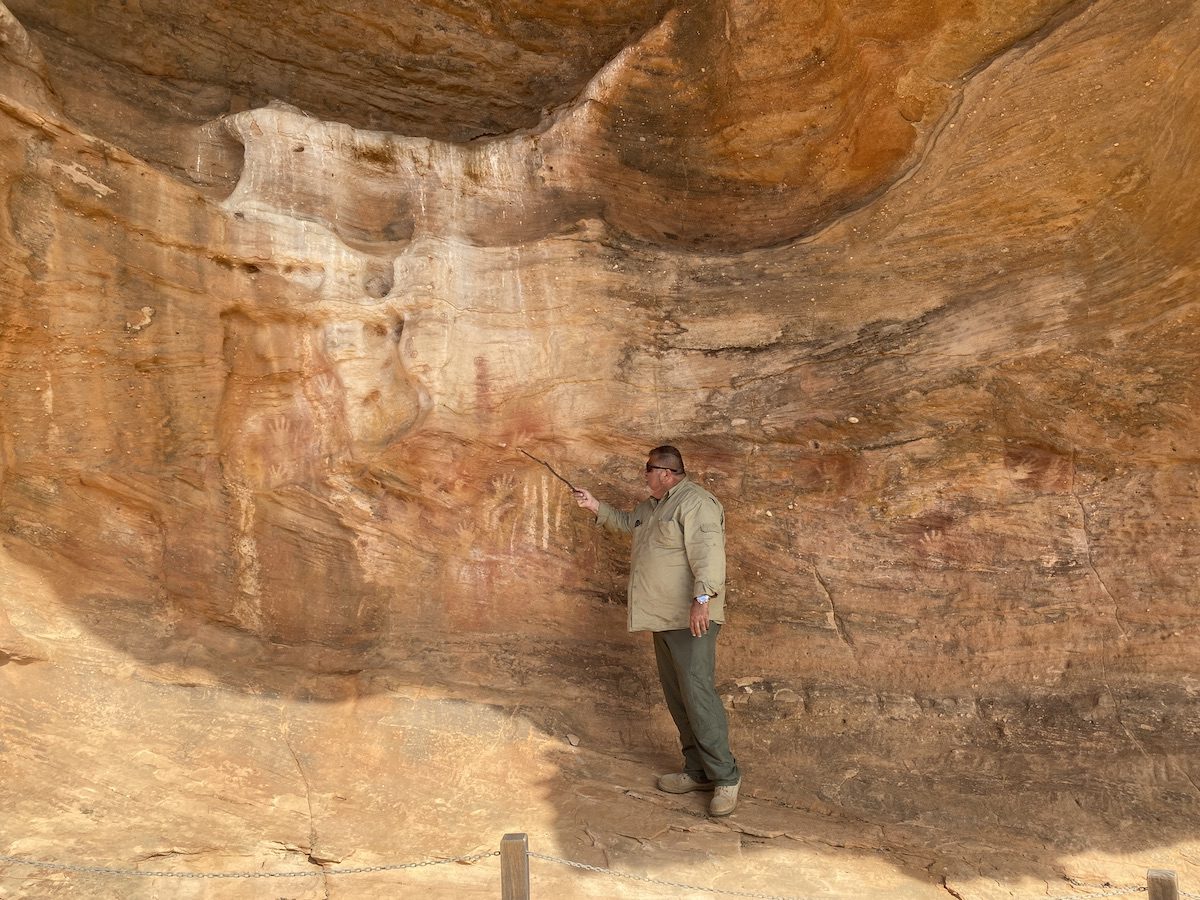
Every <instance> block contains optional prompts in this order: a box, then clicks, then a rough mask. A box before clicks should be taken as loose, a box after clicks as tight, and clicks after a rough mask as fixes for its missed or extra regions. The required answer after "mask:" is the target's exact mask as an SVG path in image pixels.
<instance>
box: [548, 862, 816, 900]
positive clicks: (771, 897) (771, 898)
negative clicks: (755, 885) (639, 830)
mask: <svg viewBox="0 0 1200 900" xmlns="http://www.w3.org/2000/svg"><path fill="white" fill-rule="evenodd" d="M527 855H528V856H529V857H530V858H532V859H544V860H546V861H547V862H556V863H562V864H563V865H564V866H570V867H571V868H573V869H586V870H587V871H589V872H599V873H601V874H602V875H611V876H613V877H614V878H628V879H630V880H631V881H643V882H645V883H647V884H661V885H665V886H667V887H674V888H685V889H686V890H689V891H703V892H704V893H706V894H726V895H728V896H732V897H755V898H757V900H804V898H801V897H784V896H781V895H779V894H762V893H759V892H758V891H729V890H725V889H724V888H712V887H700V886H699V885H696V884H684V883H683V882H680V881H664V880H663V879H661V878H650V877H648V876H646V875H633V874H631V873H629V872H617V871H616V870H614V869H605V868H604V867H602V866H589V865H588V864H587V863H581V862H575V861H574V860H570V859H561V858H560V857H557V856H547V855H546V854H544V853H532V852H530V853H528V854H527Z"/></svg>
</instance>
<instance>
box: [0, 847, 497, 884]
mask: <svg viewBox="0 0 1200 900" xmlns="http://www.w3.org/2000/svg"><path fill="white" fill-rule="evenodd" d="M499 855H500V851H499V850H492V851H491V852H489V853H472V854H471V855H470V856H456V857H454V858H453V859H427V860H424V861H423V862H414V863H385V864H383V865H378V866H355V867H354V868H347V869H327V868H325V867H324V866H320V867H318V868H316V869H313V870H311V871H308V872H154V871H147V870H145V869H118V868H113V867H112V866H80V865H71V864H70V863H53V862H45V861H43V860H37V859H25V858H23V857H20V856H5V855H3V854H0V862H7V863H15V864H17V865H19V866H33V867H34V868H37V869H58V870H60V871H64V872H87V873H89V874H93V875H137V876H141V877H143V878H316V877H318V876H322V875H361V874H363V873H364V872H390V871H393V870H396V869H419V868H421V867H422V866H444V865H447V864H449V863H472V862H478V861H479V860H481V859H487V858H488V857H491V856H499Z"/></svg>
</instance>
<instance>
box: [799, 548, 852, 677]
mask: <svg viewBox="0 0 1200 900" xmlns="http://www.w3.org/2000/svg"><path fill="white" fill-rule="evenodd" d="M809 565H810V567H811V568H812V574H813V579H814V580H815V581H816V582H817V585H818V586H819V587H820V588H821V593H822V594H824V595H825V602H826V603H827V604H828V605H829V617H830V619H831V620H832V622H833V629H834V631H836V632H837V636H838V637H839V638H840V639H841V641H842V643H843V644H845V645H846V649H847V650H849V651H850V655H851V656H853V657H854V658H855V660H856V661H857V659H858V654H857V653H855V652H854V640H853V639H852V638H851V637H850V632H849V631H847V629H846V623H845V622H843V621H842V616H841V613H839V612H838V609H837V606H836V605H835V604H834V602H833V594H831V593H830V592H829V585H828V584H826V583H825V579H824V578H822V577H821V571H820V569H818V568H817V563H816V560H813V561H811V562H810V563H809Z"/></svg>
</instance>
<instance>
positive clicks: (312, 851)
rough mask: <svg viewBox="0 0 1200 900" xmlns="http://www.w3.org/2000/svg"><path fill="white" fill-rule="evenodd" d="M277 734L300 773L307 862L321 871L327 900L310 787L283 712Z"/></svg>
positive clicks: (280, 715)
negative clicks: (304, 814) (305, 828)
mask: <svg viewBox="0 0 1200 900" xmlns="http://www.w3.org/2000/svg"><path fill="white" fill-rule="evenodd" d="M279 733H280V734H281V735H282V736H283V743H284V746H286V747H287V748H288V752H289V753H290V754H291V755H292V759H293V761H295V763H296V771H298V772H299V773H300V780H301V781H302V782H303V783H304V801H305V803H306V804H307V806H308V853H307V857H308V861H309V862H310V863H312V864H313V865H314V866H319V867H320V869H321V880H322V882H323V886H324V891H325V897H326V900H328V898H329V872H328V870H327V869H326V868H325V863H323V862H322V861H321V860H320V859H318V858H317V823H316V819H315V818H314V817H313V804H312V785H311V784H309V781H308V775H307V774H306V773H305V771H304V766H303V765H302V764H301V762H300V756H299V754H297V753H296V748H295V747H293V746H292V741H291V737H290V736H289V735H288V725H287V719H285V718H284V711H283V709H282V708H280V710H279Z"/></svg>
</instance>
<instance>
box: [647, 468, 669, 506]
mask: <svg viewBox="0 0 1200 900" xmlns="http://www.w3.org/2000/svg"><path fill="white" fill-rule="evenodd" d="M674 486H675V473H674V472H673V471H672V470H671V467H670V466H664V465H663V464H662V461H661V460H656V459H648V460H646V487H648V488H650V496H651V497H653V498H654V499H655V500H661V499H662V498H663V496H664V495H665V494H666V493H667V491H669V490H670V489H671V488H672V487H674Z"/></svg>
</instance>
